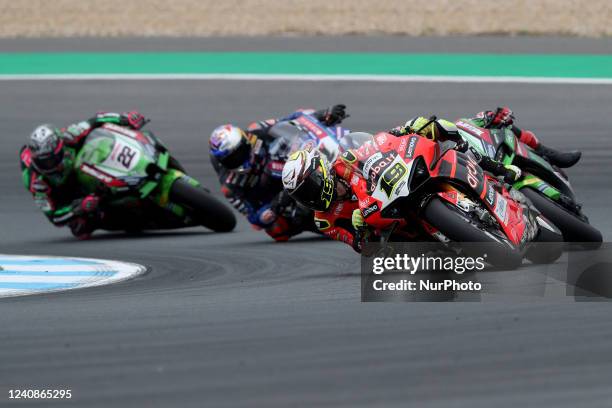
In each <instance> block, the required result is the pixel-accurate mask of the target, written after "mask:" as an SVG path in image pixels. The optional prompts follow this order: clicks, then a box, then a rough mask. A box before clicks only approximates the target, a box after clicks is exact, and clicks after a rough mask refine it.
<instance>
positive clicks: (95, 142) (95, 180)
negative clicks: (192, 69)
mask: <svg viewBox="0 0 612 408" xmlns="http://www.w3.org/2000/svg"><path fill="white" fill-rule="evenodd" d="M75 169H76V172H77V178H78V180H79V184H80V185H81V188H82V189H83V190H84V192H85V193H87V194H92V193H94V194H97V195H99V196H100V197H101V204H102V208H103V214H104V216H103V219H102V223H101V226H100V229H105V230H111V231H114V230H123V231H130V232H138V231H142V230H148V229H173V228H182V227H191V226H196V225H202V226H204V227H206V228H209V229H211V230H213V231H217V232H227V231H231V230H232V229H234V227H235V225H236V218H235V216H234V214H233V212H232V210H231V209H230V208H229V207H227V206H226V205H225V204H223V203H222V202H221V201H219V200H217V199H216V198H215V197H213V196H212V195H211V193H210V192H209V191H208V190H206V189H204V188H202V187H201V186H200V183H199V182H198V181H197V180H195V179H193V178H191V177H189V176H188V175H187V174H185V169H184V168H183V167H182V166H181V165H180V163H179V162H178V161H177V160H176V159H175V158H174V157H173V156H172V155H171V154H170V153H169V152H168V150H167V149H166V148H165V147H164V145H163V144H162V143H161V142H160V140H159V139H157V137H156V136H155V135H154V134H153V133H152V132H150V131H134V130H130V129H127V128H124V127H121V126H117V125H114V124H105V125H103V126H102V127H100V128H97V129H95V130H93V131H92V132H91V133H90V134H89V135H88V136H87V138H86V140H85V143H84V145H83V147H82V148H81V149H80V151H79V153H78V154H77V156H76V162H75Z"/></svg>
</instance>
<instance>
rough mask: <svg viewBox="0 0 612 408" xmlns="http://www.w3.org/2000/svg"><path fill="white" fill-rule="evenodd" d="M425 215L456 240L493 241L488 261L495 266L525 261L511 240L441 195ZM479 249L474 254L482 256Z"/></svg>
mask: <svg viewBox="0 0 612 408" xmlns="http://www.w3.org/2000/svg"><path fill="white" fill-rule="evenodd" d="M423 216H424V218H425V221H427V222H428V223H429V224H430V225H432V226H433V227H435V228H436V229H438V230H439V231H440V232H442V234H444V235H445V236H446V237H447V238H448V239H450V240H451V241H453V242H485V243H488V244H490V245H488V246H489V247H490V248H488V249H487V255H488V256H487V262H488V263H489V264H491V265H493V266H494V267H500V268H510V269H515V268H518V267H519V266H520V265H521V263H522V262H523V255H522V253H521V251H519V250H518V249H517V248H515V247H514V246H513V245H512V244H511V243H510V242H509V241H507V240H503V239H501V238H498V237H495V236H494V235H492V234H490V233H487V232H486V231H485V230H484V227H480V226H479V225H477V224H476V223H475V222H474V220H471V219H470V218H469V217H467V216H466V215H465V214H464V213H463V212H462V211H461V210H460V209H458V208H457V207H455V206H453V205H451V204H447V203H446V202H445V201H443V200H442V199H441V198H440V197H436V196H434V197H432V199H431V200H430V201H429V203H427V205H426V206H425V208H424V209H423ZM474 249H475V248H474ZM477 252H478V253H475V254H470V255H475V256H482V253H480V252H481V251H480V250H478V251H477Z"/></svg>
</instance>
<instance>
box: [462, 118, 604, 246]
mask: <svg viewBox="0 0 612 408" xmlns="http://www.w3.org/2000/svg"><path fill="white" fill-rule="evenodd" d="M456 125H457V129H458V130H459V134H460V135H461V137H462V138H463V140H465V141H466V142H467V143H469V145H470V146H472V147H473V148H474V149H476V150H477V151H478V152H479V153H480V154H482V155H485V156H488V157H490V158H491V159H494V160H497V161H500V162H503V163H504V164H514V165H516V166H518V167H519V168H520V169H521V170H522V171H523V174H522V177H521V179H520V180H518V181H517V182H516V183H514V185H513V188H514V189H516V190H520V191H521V192H522V193H523V194H524V195H525V196H526V197H527V198H529V200H531V202H532V203H533V204H534V205H535V206H536V208H537V209H538V210H540V211H541V212H542V214H543V215H544V216H545V217H546V218H547V219H549V220H550V221H551V222H552V223H554V224H555V225H556V226H557V227H558V228H559V229H560V230H561V232H562V233H563V238H564V239H565V241H568V242H584V243H601V242H602V235H601V232H599V231H598V230H597V229H596V228H595V227H593V226H592V225H590V224H589V219H588V218H587V217H586V215H584V213H583V212H582V209H581V206H580V204H578V203H577V202H576V196H575V194H574V191H573V189H572V187H571V185H570V183H569V179H568V177H567V175H566V174H565V173H564V172H563V171H562V170H561V169H559V168H557V167H555V166H553V165H551V164H550V163H549V162H548V161H547V160H545V159H544V158H542V157H541V156H539V155H538V154H537V153H536V152H535V151H534V150H533V149H531V148H530V147H529V146H527V145H525V144H524V143H521V142H520V141H519V140H518V138H517V137H516V135H515V134H514V133H513V132H512V131H511V130H510V129H508V128H502V129H484V128H480V127H477V126H475V125H474V124H473V123H471V122H469V121H467V120H459V121H457V122H456Z"/></svg>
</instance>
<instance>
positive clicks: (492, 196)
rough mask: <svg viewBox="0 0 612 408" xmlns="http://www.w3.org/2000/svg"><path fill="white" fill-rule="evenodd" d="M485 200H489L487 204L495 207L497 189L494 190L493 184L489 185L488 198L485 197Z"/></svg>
mask: <svg viewBox="0 0 612 408" xmlns="http://www.w3.org/2000/svg"><path fill="white" fill-rule="evenodd" d="M485 199H486V200H487V203H489V205H490V206H491V207H493V204H495V189H494V188H493V184H491V183H488V185H487V196H486V197H485Z"/></svg>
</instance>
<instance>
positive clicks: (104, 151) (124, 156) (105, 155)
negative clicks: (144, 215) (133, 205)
mask: <svg viewBox="0 0 612 408" xmlns="http://www.w3.org/2000/svg"><path fill="white" fill-rule="evenodd" d="M167 156H168V154H167V153H160V152H158V151H157V150H156V148H155V146H154V145H153V144H152V143H150V142H149V140H148V139H147V138H146V137H145V136H144V135H143V134H141V133H138V132H133V131H130V130H128V129H123V128H120V127H117V126H114V127H113V126H111V125H105V126H104V127H101V128H98V129H95V130H94V131H92V132H91V133H90V134H89V135H88V136H87V139H86V140H85V144H84V145H83V147H82V148H81V150H80V152H79V154H78V155H77V160H76V163H75V167H76V168H77V169H78V177H79V180H80V182H81V183H82V184H83V185H84V186H87V187H88V188H89V189H91V190H95V189H99V188H100V187H106V188H110V189H111V191H112V192H119V191H126V190H130V189H134V188H138V187H140V186H141V185H142V184H144V183H145V182H146V181H147V180H148V178H149V174H148V172H147V168H148V166H149V165H150V164H157V163H159V164H160V165H162V166H163V165H164V163H165V164H166V165H167Z"/></svg>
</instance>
